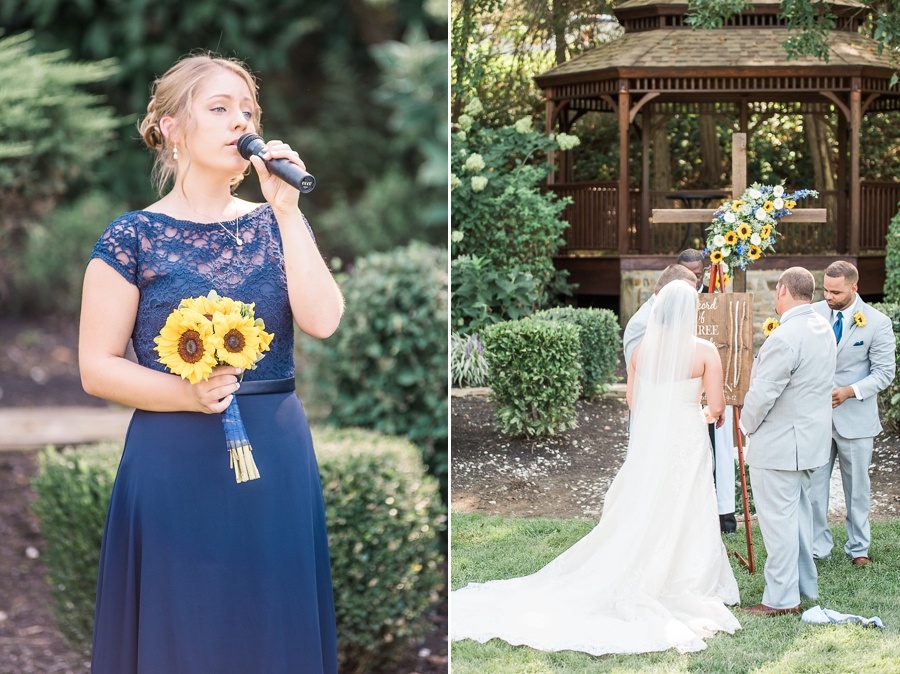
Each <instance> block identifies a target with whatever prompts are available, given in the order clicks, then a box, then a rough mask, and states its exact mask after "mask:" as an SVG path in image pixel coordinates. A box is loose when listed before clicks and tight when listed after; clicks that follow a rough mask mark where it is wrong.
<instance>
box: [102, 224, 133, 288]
mask: <svg viewBox="0 0 900 674" xmlns="http://www.w3.org/2000/svg"><path fill="white" fill-rule="evenodd" d="M137 252H138V244H137V227H136V226H135V223H134V222H132V221H131V220H129V219H128V218H127V217H126V216H122V217H121V218H119V219H118V220H115V221H113V222H112V223H111V224H110V225H109V227H107V228H106V230H105V231H104V232H103V234H101V235H100V239H99V240H98V241H97V243H96V244H95V245H94V250H92V251H91V260H93V259H94V258H95V257H96V258H100V259H101V260H103V261H104V262H105V263H106V264H108V265H109V266H110V267H112V268H113V269H115V270H116V271H117V272H119V273H120V274H121V275H122V277H123V278H124V279H125V280H126V281H128V282H129V283H130V284H132V285H135V286H136V285H137Z"/></svg>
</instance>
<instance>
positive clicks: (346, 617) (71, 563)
mask: <svg viewBox="0 0 900 674" xmlns="http://www.w3.org/2000/svg"><path fill="white" fill-rule="evenodd" d="M313 438H314V442H315V447H316V454H317V456H318V458H319V472H320V475H321V478H322V488H323V492H324V496H325V516H326V520H327V523H328V541H329V546H330V550H331V571H332V576H333V579H334V598H335V613H336V617H337V635H338V657H339V660H340V667H341V671H347V672H358V673H362V672H367V671H371V670H373V669H376V668H378V667H384V666H386V665H389V664H390V663H391V662H392V661H393V660H394V659H395V658H396V657H397V656H398V655H399V654H400V653H402V650H403V649H404V648H405V647H406V646H407V645H408V644H409V642H410V641H411V640H418V639H419V638H421V637H423V636H424V635H426V634H428V632H429V631H430V630H431V629H432V627H431V626H430V624H429V621H428V620H427V613H428V610H429V607H430V606H432V605H433V604H434V603H435V602H436V601H437V600H438V598H439V597H438V592H439V591H440V588H441V586H442V585H443V584H444V582H445V580H444V579H443V577H442V575H441V572H440V569H439V564H440V562H441V554H440V550H439V534H440V533H441V532H442V530H443V529H444V527H445V522H446V517H445V515H444V511H443V506H442V505H441V499H440V495H439V492H438V486H437V482H436V480H435V479H434V478H433V477H431V476H430V475H428V474H427V472H426V471H425V467H424V466H423V464H422V462H421V459H420V457H419V451H418V449H417V448H416V447H415V446H414V445H412V444H410V443H409V442H408V441H407V440H406V439H401V438H396V437H390V436H385V435H382V434H380V433H377V432H375V431H367V430H361V429H332V428H321V427H320V428H314V429H313ZM121 453H122V446H121V445H117V444H106V445H99V446H98V445H93V446H80V447H75V448H66V449H64V450H62V451H56V450H55V449H53V448H48V449H47V450H46V451H45V452H42V453H41V455H40V456H39V462H40V471H39V473H38V476H37V477H36V478H35V479H34V480H33V485H34V488H35V490H36V491H37V494H38V499H37V501H36V502H35V503H34V506H33V507H34V511H35V513H36V514H37V516H38V519H39V520H40V525H41V532H42V534H43V536H44V538H45V539H46V541H47V546H46V548H45V552H44V559H45V561H46V564H47V567H48V569H49V571H50V582H51V585H52V588H53V597H54V600H55V601H54V603H55V612H56V615H57V618H58V622H59V626H60V629H61V631H62V632H63V634H64V635H65V636H66V637H67V638H68V639H69V640H70V641H71V642H72V644H73V646H75V647H76V648H77V649H78V650H80V651H81V652H82V653H84V654H85V655H87V654H89V652H90V647H91V636H92V632H93V622H94V602H95V596H96V584H97V565H98V563H99V559H100V539H101V536H102V533H103V522H104V519H105V517H106V510H107V506H108V504H109V497H110V493H111V491H112V485H113V482H114V480H115V474H116V470H117V468H118V464H119V459H120V456H121Z"/></svg>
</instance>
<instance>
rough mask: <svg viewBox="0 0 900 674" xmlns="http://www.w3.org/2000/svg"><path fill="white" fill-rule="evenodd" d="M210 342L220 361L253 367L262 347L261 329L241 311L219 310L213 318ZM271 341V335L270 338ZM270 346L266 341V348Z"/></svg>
mask: <svg viewBox="0 0 900 674" xmlns="http://www.w3.org/2000/svg"><path fill="white" fill-rule="evenodd" d="M212 327H213V335H212V337H211V339H210V344H211V345H212V348H213V349H214V350H215V354H216V357H217V358H218V359H219V361H220V362H223V363H227V364H228V365H232V366H234V367H240V368H243V369H245V370H248V369H252V368H253V366H254V364H255V363H256V360H257V357H256V356H257V353H259V352H260V351H261V349H260V343H261V341H262V340H261V339H260V329H259V327H257V325H256V323H255V322H254V320H253V319H252V318H245V317H244V316H242V315H241V313H240V312H239V311H233V312H231V313H228V314H223V313H222V312H221V311H217V312H216V313H215V314H214V315H213V320H212ZM269 341H271V337H270V338H269ZM268 348H269V345H268V342H266V349H268Z"/></svg>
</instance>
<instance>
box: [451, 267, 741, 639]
mask: <svg viewBox="0 0 900 674" xmlns="http://www.w3.org/2000/svg"><path fill="white" fill-rule="evenodd" d="M685 285H686V284H685ZM694 315H696V314H694ZM682 356H683V354H682ZM661 362H662V361H661ZM690 362H691V361H690V360H688V364H690ZM663 367H665V366H663ZM639 371H640V368H639ZM686 376H689V374H688V375H686ZM686 376H685V378H682V379H681V380H680V381H679V380H678V379H677V377H676V378H674V379H673V378H672V377H662V378H661V379H662V380H660V379H659V378H657V380H656V381H646V380H644V379H642V378H639V379H638V382H639V386H640V387H641V390H640V395H641V396H642V398H641V400H642V401H643V402H644V406H643V407H642V408H641V409H640V411H639V412H638V413H637V415H636V417H635V419H634V424H633V427H632V433H631V440H630V443H629V448H628V455H627V458H626V461H625V463H624V464H623V466H622V468H621V470H620V471H619V473H618V475H617V476H616V478H615V480H614V481H613V484H612V486H611V487H610V489H609V491H608V493H607V495H606V501H605V503H604V508H603V516H602V518H601V519H600V522H599V523H598V524H597V526H596V527H595V528H594V529H593V531H591V532H590V533H589V534H587V535H586V536H585V537H584V538H582V539H581V540H580V541H579V542H578V543H576V544H575V545H574V546H572V547H571V548H570V549H568V550H567V551H565V552H564V553H562V554H561V555H560V556H559V557H557V558H556V559H554V560H553V561H552V562H550V563H549V564H548V565H547V566H545V567H544V568H543V569H541V570H540V571H538V572H537V573H535V574H532V575H530V576H525V577H522V578H513V579H509V580H496V581H490V582H487V583H472V584H470V585H468V586H466V587H465V588H463V589H460V590H457V591H455V592H452V593H451V595H450V615H451V621H450V625H451V628H450V632H451V639H452V640H460V639H474V640H476V641H479V642H481V643H484V642H486V641H488V640H490V639H493V638H499V639H503V640H504V641H506V642H508V643H510V644H513V645H527V646H530V647H532V648H536V649H539V650H543V651H562V650H574V651H583V652H586V653H591V654H593V655H601V654H605V653H644V652H649V651H662V650H666V649H669V648H676V649H678V650H679V651H681V652H689V651H699V650H702V649H704V648H706V644H705V642H704V641H703V639H704V638H705V637H709V636H711V635H713V634H714V633H715V632H717V631H725V632H729V633H732V634H733V633H734V631H735V630H737V629H740V624H739V623H738V621H737V619H736V618H735V617H734V615H732V613H731V611H729V610H728V608H726V606H725V605H726V604H737V603H739V601H740V599H739V595H738V587H737V583H736V581H735V578H734V574H733V572H732V569H731V566H730V564H729V562H728V556H727V553H726V551H725V547H724V545H723V544H722V539H721V536H720V533H719V519H718V512H717V508H716V497H715V492H714V487H713V477H712V461H711V455H710V448H709V435H708V431H707V425H706V423H705V420H704V417H703V414H702V412H701V410H700V405H699V400H700V392H701V381H702V380H701V379H700V378H695V379H688V378H686Z"/></svg>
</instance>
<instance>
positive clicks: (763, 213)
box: [703, 183, 819, 281]
mask: <svg viewBox="0 0 900 674" xmlns="http://www.w3.org/2000/svg"><path fill="white" fill-rule="evenodd" d="M817 196H819V193H818V192H817V191H816V190H797V191H796V192H791V193H787V192H785V190H784V185H774V186H772V185H760V184H759V183H753V184H752V185H751V186H750V187H748V188H747V189H746V190H744V193H743V194H742V195H741V198H740V199H735V200H732V199H728V200H726V201H725V202H724V203H723V204H722V205H721V206H719V208H718V209H716V212H715V215H713V219H712V224H711V225H710V226H709V227H708V228H707V236H706V249H705V250H704V251H703V253H704V254H706V255H709V261H710V263H711V264H717V265H719V271H720V272H721V274H722V275H723V276H724V278H725V280H726V281H727V280H728V277H729V272H730V271H732V270H734V269H735V268H736V267H739V268H741V269H746V268H747V267H748V266H749V265H750V264H751V263H752V262H753V261H754V260H758V259H759V258H760V257H762V255H763V254H764V253H767V252H774V251H775V244H776V241H777V237H778V236H779V235H780V234H781V232H779V231H778V223H779V221H780V220H781V218H783V217H784V216H786V215H790V214H791V209H793V208H795V207H796V206H797V202H798V201H799V200H800V199H806V198H807V197H817Z"/></svg>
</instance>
